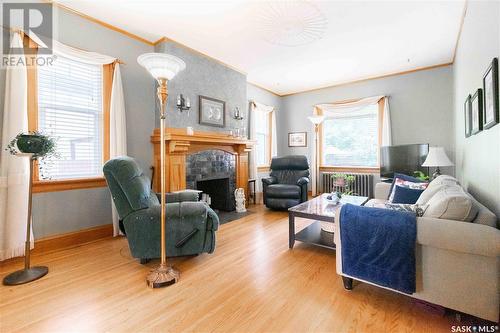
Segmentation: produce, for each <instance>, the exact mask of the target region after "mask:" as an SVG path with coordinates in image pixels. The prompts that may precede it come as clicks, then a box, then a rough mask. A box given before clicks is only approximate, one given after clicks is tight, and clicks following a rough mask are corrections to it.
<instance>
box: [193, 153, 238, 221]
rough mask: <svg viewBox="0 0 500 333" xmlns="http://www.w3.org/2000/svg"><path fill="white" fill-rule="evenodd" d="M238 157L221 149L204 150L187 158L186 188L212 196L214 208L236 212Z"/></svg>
mask: <svg viewBox="0 0 500 333" xmlns="http://www.w3.org/2000/svg"><path fill="white" fill-rule="evenodd" d="M235 169H236V157H235V155H234V154H231V153H228V152H226V151H223V150H219V149H207V150H202V151H199V152H196V153H193V154H189V155H187V156H186V188H188V189H193V190H200V191H203V193H206V194H208V195H209V196H210V198H211V201H212V204H211V206H212V208H215V209H220V210H224V211H233V210H235V208H236V206H235V201H234V200H235V198H234V190H235V189H236V172H235Z"/></svg>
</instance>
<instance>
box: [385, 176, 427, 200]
mask: <svg viewBox="0 0 500 333" xmlns="http://www.w3.org/2000/svg"><path fill="white" fill-rule="evenodd" d="M398 179H400V180H403V181H407V182H412V183H427V182H426V181H423V180H420V179H418V178H415V177H412V176H408V175H405V174H402V173H397V172H395V173H394V179H393V180H392V184H391V190H390V191H389V196H388V197H387V199H389V200H390V198H391V195H392V193H393V190H394V186H396V182H397V181H398Z"/></svg>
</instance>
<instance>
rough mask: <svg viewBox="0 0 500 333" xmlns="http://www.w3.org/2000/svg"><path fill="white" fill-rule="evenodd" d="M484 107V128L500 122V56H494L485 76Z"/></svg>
mask: <svg viewBox="0 0 500 333" xmlns="http://www.w3.org/2000/svg"><path fill="white" fill-rule="evenodd" d="M483 89H484V108H483V113H482V114H483V122H482V124H483V129H488V128H491V127H493V126H495V125H496V124H498V123H499V122H500V111H499V109H500V106H499V103H500V102H499V100H498V95H499V91H498V58H493V60H492V62H491V64H490V67H488V70H487V71H486V74H484V76H483Z"/></svg>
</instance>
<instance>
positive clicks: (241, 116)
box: [233, 107, 243, 120]
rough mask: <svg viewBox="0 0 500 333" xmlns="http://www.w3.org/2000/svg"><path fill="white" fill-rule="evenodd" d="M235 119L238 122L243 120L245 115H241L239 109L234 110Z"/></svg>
mask: <svg viewBox="0 0 500 333" xmlns="http://www.w3.org/2000/svg"><path fill="white" fill-rule="evenodd" d="M233 118H234V119H236V120H243V114H242V113H241V111H240V108H239V107H235V108H234V113H233Z"/></svg>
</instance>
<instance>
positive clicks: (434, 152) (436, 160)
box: [422, 147, 453, 179]
mask: <svg viewBox="0 0 500 333" xmlns="http://www.w3.org/2000/svg"><path fill="white" fill-rule="evenodd" d="M422 166H424V167H436V171H435V172H434V173H433V174H432V179H436V177H437V176H439V175H441V170H439V167H440V166H441V167H443V166H453V162H452V161H450V159H449V158H448V156H447V155H446V152H445V151H444V148H443V147H429V154H427V157H426V159H425V161H424V163H423V164H422Z"/></svg>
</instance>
